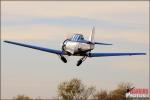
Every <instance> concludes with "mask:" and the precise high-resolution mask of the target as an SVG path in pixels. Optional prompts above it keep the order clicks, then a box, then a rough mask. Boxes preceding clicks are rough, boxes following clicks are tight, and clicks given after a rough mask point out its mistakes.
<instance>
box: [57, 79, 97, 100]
mask: <svg viewBox="0 0 150 100" xmlns="http://www.w3.org/2000/svg"><path fill="white" fill-rule="evenodd" d="M94 91H95V88H94V87H88V88H87V87H86V86H84V85H83V84H82V82H81V80H79V79H72V80H70V81H65V82H62V83H61V84H60V85H59V86H58V95H59V96H60V97H61V98H62V99H63V100H87V99H88V98H89V96H90V95H91V94H92V93H93V92H94Z"/></svg>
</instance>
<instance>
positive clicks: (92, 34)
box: [89, 27, 95, 43]
mask: <svg viewBox="0 0 150 100" xmlns="http://www.w3.org/2000/svg"><path fill="white" fill-rule="evenodd" d="M94 34H95V27H93V29H92V32H91V34H90V37H89V41H90V42H92V43H94V42H95V41H94Z"/></svg>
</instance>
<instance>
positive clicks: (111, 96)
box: [94, 83, 132, 100]
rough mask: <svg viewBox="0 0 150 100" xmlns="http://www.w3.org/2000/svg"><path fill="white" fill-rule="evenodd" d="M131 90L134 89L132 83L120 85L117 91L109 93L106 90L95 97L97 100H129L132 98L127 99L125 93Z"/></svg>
mask: <svg viewBox="0 0 150 100" xmlns="http://www.w3.org/2000/svg"><path fill="white" fill-rule="evenodd" d="M129 89H132V84H130V83H120V84H119V85H118V86H117V89H115V90H112V91H110V92H107V91H106V90H101V91H100V92H97V93H96V94H95V95H94V98H95V99H96V100H129V99H130V98H128V99H127V98H126V97H125V93H126V92H128V90H129Z"/></svg>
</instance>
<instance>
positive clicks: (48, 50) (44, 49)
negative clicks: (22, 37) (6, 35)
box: [4, 41, 65, 55]
mask: <svg viewBox="0 0 150 100" xmlns="http://www.w3.org/2000/svg"><path fill="white" fill-rule="evenodd" d="M4 42H6V43H10V44H15V45H19V46H23V47H28V48H32V49H36V50H40V51H45V52H49V53H54V54H59V55H65V53H64V52H63V51H61V50H54V49H49V48H43V47H38V46H33V45H28V44H23V43H17V42H11V41H4Z"/></svg>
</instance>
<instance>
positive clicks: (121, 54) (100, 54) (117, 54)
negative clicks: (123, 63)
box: [88, 53, 146, 57]
mask: <svg viewBox="0 0 150 100" xmlns="http://www.w3.org/2000/svg"><path fill="white" fill-rule="evenodd" d="M132 55H146V53H89V55H88V57H108V56H132Z"/></svg>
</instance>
